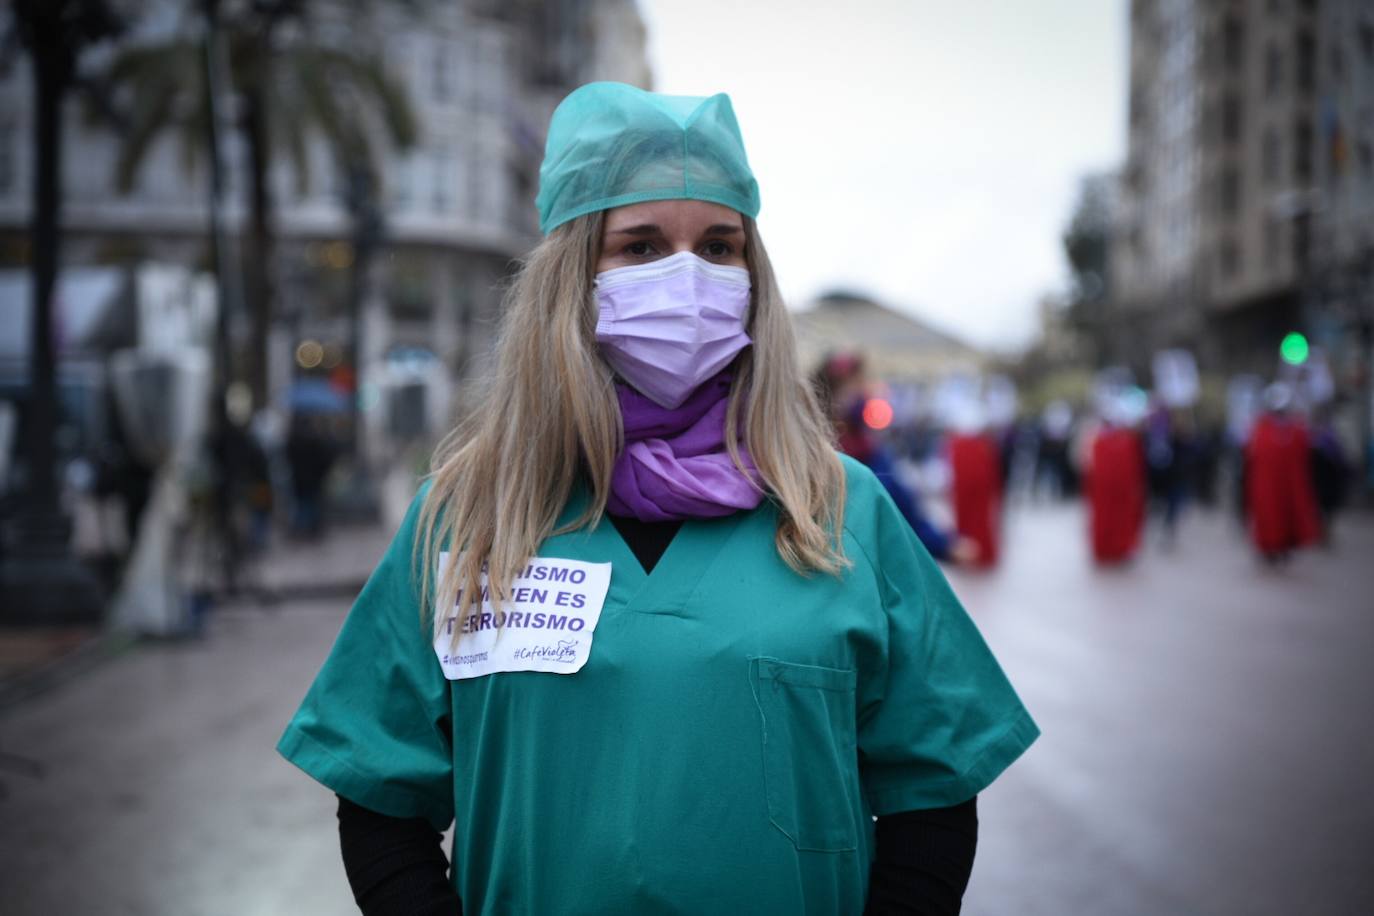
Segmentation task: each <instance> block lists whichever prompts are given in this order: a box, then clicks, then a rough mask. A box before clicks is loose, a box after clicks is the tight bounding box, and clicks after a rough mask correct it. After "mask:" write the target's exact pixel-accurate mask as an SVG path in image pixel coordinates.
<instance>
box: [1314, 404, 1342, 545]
mask: <svg viewBox="0 0 1374 916" xmlns="http://www.w3.org/2000/svg"><path fill="white" fill-rule="evenodd" d="M1351 470H1352V469H1351V465H1350V459H1349V458H1347V457H1346V453H1345V446H1343V445H1342V444H1341V437H1340V435H1339V434H1338V433H1337V432H1336V427H1335V425H1334V424H1333V423H1332V422H1331V411H1330V409H1329V408H1327V407H1322V408H1319V409H1318V410H1317V411H1316V413H1315V415H1314V417H1313V422H1312V489H1313V492H1314V494H1315V496H1316V498H1317V508H1318V510H1320V512H1321V525H1322V536H1323V539H1324V540H1325V541H1326V542H1328V543H1329V542H1330V540H1331V528H1332V523H1333V522H1334V521H1335V519H1336V513H1337V512H1338V511H1339V510H1340V508H1341V506H1342V505H1343V504H1344V503H1345V493H1346V488H1347V487H1348V486H1349V483H1350V475H1351Z"/></svg>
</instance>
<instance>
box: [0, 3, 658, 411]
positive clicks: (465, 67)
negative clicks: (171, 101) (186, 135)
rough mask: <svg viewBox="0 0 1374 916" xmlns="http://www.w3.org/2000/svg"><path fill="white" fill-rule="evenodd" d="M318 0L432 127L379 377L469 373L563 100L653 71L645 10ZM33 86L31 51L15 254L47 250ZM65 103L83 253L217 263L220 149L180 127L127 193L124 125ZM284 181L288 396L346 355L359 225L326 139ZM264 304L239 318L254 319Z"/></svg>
mask: <svg viewBox="0 0 1374 916" xmlns="http://www.w3.org/2000/svg"><path fill="white" fill-rule="evenodd" d="M307 6H308V7H309V10H310V14H311V19H310V24H309V27H310V28H312V29H315V30H317V31H318V33H319V35H320V36H321V37H322V40H324V41H326V42H328V41H331V40H334V41H338V42H340V43H341V44H347V45H349V46H350V47H353V48H357V47H360V46H361V47H364V48H366V49H367V50H368V51H370V52H372V53H376V54H380V55H381V58H382V60H383V63H384V65H385V67H386V68H387V70H388V71H389V72H390V73H391V74H392V76H393V77H395V78H396V79H397V81H398V82H399V83H400V84H401V85H402V86H403V87H404V89H405V92H406V95H407V97H408V100H409V104H410V106H411V108H412V110H413V112H414V114H415V120H416V121H417V123H418V126H419V136H418V140H417V142H416V144H415V145H414V146H413V147H412V148H410V149H409V150H407V151H406V152H404V153H401V152H398V151H396V150H393V149H387V150H386V151H385V153H384V157H385V158H384V163H383V166H382V168H381V170H380V171H381V180H382V183H383V187H382V188H381V189H380V194H379V197H380V208H379V209H380V217H381V233H382V234H381V242H380V246H381V247H380V249H379V255H378V257H377V258H376V270H375V271H374V274H375V276H374V277H373V278H372V282H371V283H370V284H369V287H368V291H367V292H366V294H365V296H364V298H363V312H364V314H363V320H362V327H363V334H362V352H361V354H360V358H359V362H360V363H361V366H362V369H363V377H364V378H365V379H370V380H372V381H374V382H384V381H386V380H387V379H389V378H391V377H392V376H394V375H397V374H398V373H399V374H400V375H404V374H405V373H406V372H409V371H411V370H413V369H415V367H417V366H424V365H425V364H427V363H428V364H430V365H431V367H438V369H439V370H440V371H441V372H442V377H443V378H447V379H448V380H449V382H450V383H449V384H446V385H441V386H431V388H442V389H443V390H444V392H445V393H446V392H447V391H448V390H451V389H454V388H456V387H457V386H455V385H454V384H452V383H453V382H456V381H458V380H459V379H460V378H461V377H462V376H463V375H464V374H465V372H466V371H467V369H468V366H469V365H470V363H471V361H472V360H473V359H474V358H476V357H479V356H480V355H481V354H482V353H484V352H485V351H486V350H487V348H488V343H489V340H490V337H491V334H492V331H493V330H494V324H495V318H496V315H497V311H498V307H499V302H500V296H501V291H502V286H503V283H504V281H505V279H506V278H507V277H508V276H509V274H510V271H511V270H512V266H513V262H514V259H516V258H518V257H519V256H521V255H522V254H523V253H524V252H525V251H527V250H528V249H529V247H530V246H531V245H532V244H533V243H534V241H535V240H536V239H537V237H538V229H537V218H536V213H535V209H534V195H535V190H536V188H537V180H538V166H539V162H540V158H541V156H542V152H543V140H544V129H545V126H546V125H547V122H548V116H549V114H550V112H551V110H552V108H553V106H554V105H555V104H556V103H557V101H558V100H559V99H561V98H562V96H563V95H565V94H566V93H567V92H568V91H569V90H571V89H572V88H574V87H575V86H577V85H579V84H581V83H583V82H586V81H589V80H593V79H603V78H610V79H619V80H624V81H629V82H634V83H638V84H640V85H646V86H647V84H648V82H649V78H650V77H649V70H648V65H647V62H646V56H645V33H644V26H643V22H642V20H641V19H640V16H639V13H638V10H637V8H636V6H635V4H634V2H633V0H547V2H537V3H536V2H531V0H512V2H496V0H461V2H446V3H432V4H407V3H399V2H398V3H382V2H379V3H373V4H368V5H358V4H350V3H344V2H342V0H317V2H314V3H309V4H307ZM198 9H199V4H197V3H194V2H189V0H182V2H176V0H156V2H150V3H147V4H144V5H143V7H142V10H143V12H142V13H141V14H140V18H139V19H138V21H137V22H135V23H133V28H132V29H131V30H130V31H129V32H128V33H127V34H126V36H125V38H124V39H123V44H122V46H121V47H123V48H128V47H136V46H139V45H152V44H156V43H158V42H165V41H166V40H167V39H168V37H169V36H175V35H178V34H181V35H185V36H188V37H189V38H191V39H192V40H195V39H198V37H199V35H200V29H201V25H200V21H199V18H198V16H197V15H196V11H197V10H198ZM118 50H120V49H119V48H116V49H112V50H109V51H107V53H108V54H111V55H112V54H114V53H116V52H117V51H118ZM94 63H95V64H96V65H98V64H99V61H95V62H94ZM95 69H98V67H97V68H95ZM31 95H32V87H31V86H30V73H29V69H28V66H27V63H26V62H23V61H21V62H20V65H18V66H11V67H9V68H8V70H7V71H5V72H3V73H0V266H8V267H21V266H24V265H25V264H27V261H28V257H29V252H28V242H27V233H28V220H29V207H30V191H29V189H30V187H31V178H30V176H31V175H32V173H33V170H32V167H31V162H30V161H29V160H30V156H31V146H32V135H31V120H32V118H31ZM232 104H233V103H232V101H231V102H230V105H231V107H232ZM231 114H232V112H231ZM64 117H65V122H66V150H67V154H66V161H65V173H64V175H63V182H64V190H65V195H66V197H65V208H64V212H63V217H64V224H65V226H66V229H67V236H66V247H65V251H64V262H65V265H66V266H87V265H111V264H132V263H141V262H150V261H151V262H166V263H173V264H182V265H187V266H202V267H203V266H204V265H207V264H209V263H210V257H209V249H208V244H207V234H206V227H207V219H208V217H207V210H206V198H207V182H208V177H207V171H206V162H205V161H204V157H201V158H200V159H199V160H194V161H189V162H188V161H184V157H183V156H182V151H181V146H180V143H179V142H178V138H176V137H173V136H160V137H158V138H157V140H156V141H155V142H154V145H153V147H152V149H151V150H150V151H149V153H148V158H147V160H146V162H145V164H144V166H143V167H142V169H141V170H140V171H139V173H138V177H137V181H136V184H135V187H134V188H133V189H132V191H131V192H130V193H127V194H121V193H119V192H118V191H117V190H116V187H115V181H114V174H115V166H116V160H117V158H118V156H119V147H120V138H119V137H118V136H117V135H116V134H115V132H114V131H113V130H111V129H110V128H109V127H107V126H104V125H103V124H101V123H98V122H96V121H93V120H92V119H91V118H90V117H89V116H88V113H87V112H84V111H83V110H82V106H81V105H80V104H78V101H77V100H76V99H73V100H71V101H70V102H69V105H68V110H67V111H66V112H65V113H64ZM171 133H174V132H168V134H171ZM239 133H240V132H239V131H236V130H229V131H226V132H225V135H224V138H223V146H224V152H225V157H226V159H227V163H228V185H229V187H228V189H227V193H226V196H225V199H226V203H227V214H226V217H227V220H228V223H229V225H230V227H231V230H237V231H238V232H246V226H245V223H246V212H245V201H246V190H247V181H248V178H247V174H246V155H247V153H246V150H245V149H244V145H243V143H242V140H241V138H240V137H239V136H238V135H239ZM378 135H379V136H380V131H378ZM298 159H299V160H300V161H303V162H304V163H305V164H307V165H308V166H309V172H310V180H309V181H305V180H303V178H304V176H303V175H302V174H301V170H300V169H298V168H296V167H295V165H294V164H293V163H294V162H295V161H297V160H298ZM270 185H271V191H272V196H273V198H274V204H275V214H274V216H275V228H276V234H277V258H276V261H277V263H276V264H275V268H276V271H275V281H276V282H275V287H276V291H277V292H276V296H275V302H276V311H275V316H274V327H273V332H272V342H271V352H270V354H269V368H270V372H269V377H270V386H269V387H270V389H271V390H272V391H273V392H274V394H275V395H278V396H280V395H281V394H282V393H283V392H284V391H285V390H286V389H287V387H288V386H289V384H290V382H291V379H292V376H293V374H294V373H295V372H297V371H299V367H298V366H297V365H295V363H296V359H295V354H296V352H297V348H298V346H299V344H300V343H301V342H302V341H305V340H312V341H316V342H319V343H320V344H321V345H322V346H321V349H320V350H319V351H313V350H312V352H321V353H323V354H324V359H325V361H326V363H327V362H337V361H338V360H339V359H341V358H346V354H347V343H348V340H349V335H350V331H349V327H350V316H349V307H348V303H349V283H350V267H351V265H352V260H353V255H354V250H353V242H354V235H355V231H356V227H355V225H354V221H353V218H352V217H351V215H350V212H349V210H348V207H347V206H346V202H345V201H346V196H347V194H348V193H349V176H348V175H347V174H344V170H343V169H342V168H341V167H340V165H339V163H338V162H337V161H336V158H335V157H334V156H333V155H332V153H331V151H330V148H329V146H328V144H327V143H326V142H325V141H324V138H322V137H313V138H312V139H311V140H310V142H309V143H308V148H306V149H304V150H291V151H290V155H286V154H285V153H283V154H282V155H278V156H277V157H276V158H275V159H274V161H273V164H272V171H271V181H270ZM246 320H247V319H246V316H238V320H237V322H236V323H237V325H238V332H239V333H240V334H242V333H243V332H244V330H245V328H244V324H245V323H246ZM340 354H343V356H342V357H341V355H340ZM393 370H394V371H393ZM433 375H434V373H433V372H430V373H429V376H430V377H431V378H432V377H433ZM446 412H447V411H446V406H445V405H435V404H430V405H428V407H426V408H424V409H422V410H421V413H422V414H424V415H427V416H430V417H432V418H435V419H436V420H438V421H439V422H442V420H441V419H440V418H442V417H443V416H444V415H445V414H446ZM428 432H430V433H434V432H438V430H433V429H431V430H428Z"/></svg>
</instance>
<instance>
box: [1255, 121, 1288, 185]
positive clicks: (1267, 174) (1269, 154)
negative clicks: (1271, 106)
mask: <svg viewBox="0 0 1374 916" xmlns="http://www.w3.org/2000/svg"><path fill="white" fill-rule="evenodd" d="M1282 157H1283V141H1281V140H1280V139H1279V132H1278V131H1276V130H1274V128H1272V127H1268V128H1265V131H1264V143H1263V145H1262V146H1261V148H1260V175H1261V176H1262V177H1263V178H1264V183H1265V184H1270V185H1272V184H1276V183H1277V182H1278V180H1279V175H1280V174H1282V172H1283V165H1282V162H1281V159H1282Z"/></svg>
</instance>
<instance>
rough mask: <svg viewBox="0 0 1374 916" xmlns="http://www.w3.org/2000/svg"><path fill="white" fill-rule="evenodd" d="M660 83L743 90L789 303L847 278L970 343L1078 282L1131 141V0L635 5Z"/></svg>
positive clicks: (747, 130) (993, 339)
mask: <svg viewBox="0 0 1374 916" xmlns="http://www.w3.org/2000/svg"><path fill="white" fill-rule="evenodd" d="M640 8H641V10H642V11H643V14H644V18H645V21H646V23H647V25H648V27H649V54H650V61H651V63H652V65H653V70H654V78H655V80H656V85H655V87H654V88H655V89H657V90H658V91H660V92H667V93H672V94H677V95H709V94H711V93H713V92H718V91H724V92H728V93H729V94H730V97H731V99H732V101H733V102H734V106H735V112H736V114H737V115H738V117H739V121H740V127H741V129H742V130H743V132H744V142H745V147H746V149H747V151H748V153H749V160H750V164H751V165H752V166H753V168H754V173H755V175H756V176H757V177H758V180H759V187H760V193H761V196H762V199H763V209H762V211H761V212H760V214H759V227H760V231H761V233H762V234H763V237H764V239H765V241H766V242H767V243H768V250H769V254H770V255H772V258H773V262H774V267H775V268H776V270H777V273H778V279H779V281H780V282H781V284H782V288H783V292H784V293H785V294H786V295H787V297H788V300H789V303H790V304H792V305H793V306H797V305H800V304H803V303H805V302H806V301H807V300H809V299H811V298H813V297H814V296H815V295H816V294H818V293H820V292H822V291H824V290H826V289H829V288H832V287H837V286H839V287H846V288H855V289H859V290H863V291H867V292H870V293H871V294H873V295H875V296H876V297H877V298H878V299H879V300H881V301H883V302H885V303H888V304H891V305H893V306H895V307H897V308H900V309H904V310H907V311H910V312H912V313H913V314H916V315H919V316H921V317H923V318H925V319H927V320H929V321H931V322H932V323H934V324H936V325H938V326H940V327H943V328H945V329H947V330H949V331H952V332H953V333H955V334H958V335H960V336H962V337H963V338H965V339H966V340H969V341H970V342H972V343H975V344H979V345H984V346H990V347H996V348H999V349H1004V348H1011V347H1016V346H1019V345H1022V344H1024V343H1026V342H1028V341H1029V340H1030V339H1031V337H1032V336H1033V333H1034V330H1035V327H1036V314H1037V307H1036V303H1037V302H1038V300H1039V299H1040V297H1041V296H1042V295H1043V294H1045V293H1047V292H1052V291H1055V290H1058V289H1062V288H1063V287H1064V286H1065V283H1066V280H1065V277H1066V270H1065V266H1064V259H1063V254H1062V249H1061V246H1060V242H1059V236H1060V233H1061V231H1062V229H1063V225H1064V223H1065V221H1066V219H1067V218H1068V215H1069V213H1070V210H1071V208H1072V205H1073V201H1074V197H1075V194H1076V191H1077V182H1078V178H1079V176H1081V175H1082V174H1083V173H1085V172H1088V171H1098V170H1102V169H1106V168H1113V167H1115V166H1116V165H1118V164H1119V162H1120V160H1121V159H1122V157H1123V155H1124V150H1125V110H1126V79H1127V66H1126V60H1127V53H1126V52H1127V47H1126V15H1127V11H1126V2H1125V0H1035V2H1028V0H964V2H959V3H955V2H950V0H849V2H844V3H840V2H834V0H831V2H819V0H790V2H789V0H731V2H721V0H693V2H690V3H685V2H681V0H640Z"/></svg>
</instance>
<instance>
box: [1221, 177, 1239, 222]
mask: <svg viewBox="0 0 1374 916" xmlns="http://www.w3.org/2000/svg"><path fill="white" fill-rule="evenodd" d="M1217 205H1218V206H1219V207H1220V209H1221V212H1222V213H1223V214H1224V215H1226V216H1234V215H1235V214H1236V212H1237V211H1239V210H1240V170H1239V169H1236V168H1234V167H1227V168H1225V169H1223V170H1222V173H1221V183H1220V185H1219V187H1218V190H1217Z"/></svg>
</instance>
